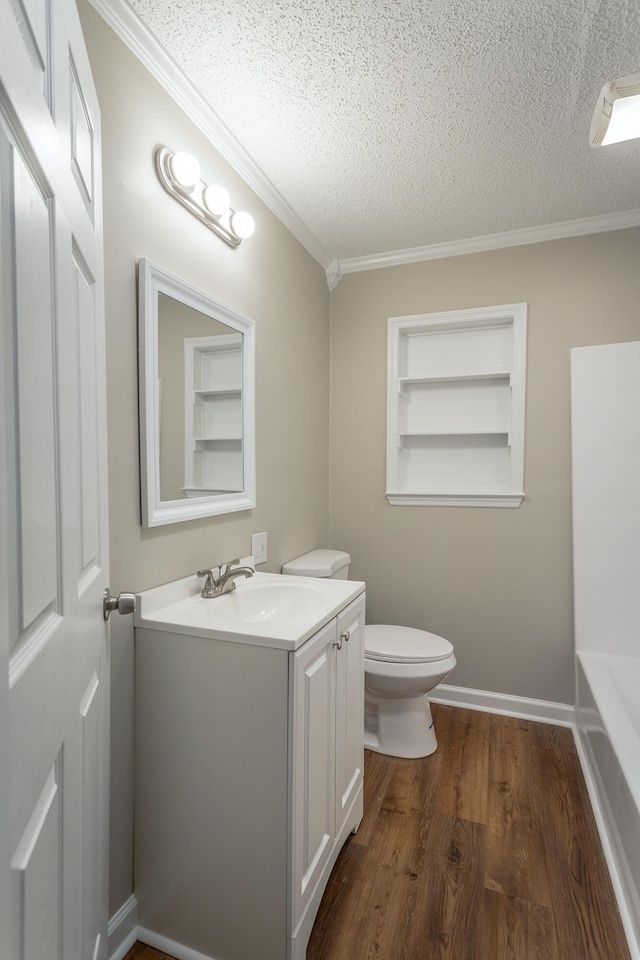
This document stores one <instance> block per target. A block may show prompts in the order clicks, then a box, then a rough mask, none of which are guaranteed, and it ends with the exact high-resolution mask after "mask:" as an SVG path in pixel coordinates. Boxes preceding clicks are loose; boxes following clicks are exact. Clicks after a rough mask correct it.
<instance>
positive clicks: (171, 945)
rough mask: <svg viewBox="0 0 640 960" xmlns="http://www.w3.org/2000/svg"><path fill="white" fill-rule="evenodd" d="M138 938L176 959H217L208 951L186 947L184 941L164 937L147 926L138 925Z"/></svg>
mask: <svg viewBox="0 0 640 960" xmlns="http://www.w3.org/2000/svg"><path fill="white" fill-rule="evenodd" d="M138 940H140V941H141V942H142V943H146V944H147V946H149V947H153V948H154V949H155V950H160V951H161V952H162V953H167V954H169V956H170V957H176V960H216V958H215V957H212V956H210V955H209V954H208V953H200V952H199V951H198V950H192V949H191V947H185V945H184V944H183V943H178V941H177V940H170V939H169V937H163V936H162V934H160V933H154V931H153V930H147V928H146V927H138Z"/></svg>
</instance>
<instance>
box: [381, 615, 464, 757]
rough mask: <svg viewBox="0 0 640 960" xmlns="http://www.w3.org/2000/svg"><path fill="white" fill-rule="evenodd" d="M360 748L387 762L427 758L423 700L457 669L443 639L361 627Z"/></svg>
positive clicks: (431, 738) (428, 728)
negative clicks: (363, 658)
mask: <svg viewBox="0 0 640 960" xmlns="http://www.w3.org/2000/svg"><path fill="white" fill-rule="evenodd" d="M364 637H365V660H364V698H365V699H364V745H365V747H367V749H369V750H374V751H376V753H384V754H387V756H390V757H412V758H415V757H428V756H429V754H431V753H433V752H434V751H435V750H436V748H437V746H438V741H437V738H436V734H435V730H434V726H433V718H432V716H431V707H430V705H429V699H428V697H427V694H428V693H430V692H431V691H432V690H433V688H434V687H436V686H437V685H438V684H439V683H442V681H443V680H444V679H445V677H447V676H448V675H449V674H450V673H451V671H452V670H453V668H454V667H455V665H456V658H455V656H454V653H453V646H452V644H450V643H449V641H448V640H445V639H444V637H439V636H437V635H436V634H435V633H428V632H427V631H426V630H416V629H414V628H413V627H397V626H391V625H388V624H369V625H368V626H366V627H365V632H364Z"/></svg>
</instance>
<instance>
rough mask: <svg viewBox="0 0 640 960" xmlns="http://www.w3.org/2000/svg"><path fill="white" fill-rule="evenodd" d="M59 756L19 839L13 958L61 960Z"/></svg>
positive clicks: (15, 863) (16, 862)
mask: <svg viewBox="0 0 640 960" xmlns="http://www.w3.org/2000/svg"><path fill="white" fill-rule="evenodd" d="M59 760H60V757H58V758H56V762H55V763H54V765H53V766H52V767H51V769H50V770H49V772H48V774H47V777H46V780H45V783H44V786H43V788H42V790H41V791H40V794H39V795H38V797H37V799H36V802H35V804H34V807H33V810H32V813H31V816H30V817H29V820H28V822H27V824H26V826H25V829H24V832H23V834H22V836H21V838H20V841H19V843H18V846H17V848H16V852H15V855H14V858H13V862H12V864H11V867H12V871H13V875H14V893H13V902H12V925H13V956H15V957H21V958H22V957H25V958H26V957H28V958H29V960H59V958H60V945H61V942H62V929H61V910H60V906H61V902H60V876H61V872H62V862H61V861H62V835H61V833H62V831H61V804H60V784H59V780H60V776H59V770H60V763H59Z"/></svg>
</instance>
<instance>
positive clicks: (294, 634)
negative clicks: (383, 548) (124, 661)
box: [134, 557, 364, 650]
mask: <svg viewBox="0 0 640 960" xmlns="http://www.w3.org/2000/svg"><path fill="white" fill-rule="evenodd" d="M252 560H253V558H252V557H248V558H245V559H244V560H242V561H241V563H242V565H243V566H247V563H248V562H251V561H252ZM251 566H253V564H252V563H251ZM202 583H203V581H202V579H199V578H198V577H196V576H191V577H185V578H184V579H182V580H174V581H173V582H172V583H165V584H163V585H162V586H160V587H153V588H152V589H151V590H145V591H144V592H142V593H139V594H138V595H137V596H138V604H137V607H136V611H135V614H134V623H135V626H136V627H146V628H148V629H153V630H162V631H168V632H171V633H177V634H183V635H189V636H201V637H211V638H215V639H218V640H234V641H236V642H239V643H251V644H258V645H262V646H264V645H267V646H272V647H280V648H281V649H284V650H297V649H298V647H299V646H300V645H301V644H302V643H304V642H305V640H308V638H309V637H311V636H313V634H314V633H315V632H316V631H317V630H319V629H320V627H322V626H323V625H324V624H325V623H328V622H329V620H331V619H332V618H333V617H334V616H335V615H336V613H337V612H338V611H340V610H342V609H343V608H344V606H345V604H347V603H349V602H350V601H351V600H355V598H356V597H357V596H359V595H360V594H361V593H362V592H363V591H364V583H358V582H357V581H353V580H316V579H313V578H310V577H288V576H282V575H281V574H277V573H255V574H254V575H253V577H247V578H243V577H239V578H238V579H237V580H236V589H235V590H234V591H233V592H232V593H229V594H225V595H223V596H222V597H214V598H212V599H210V600H206V599H204V598H203V597H202Z"/></svg>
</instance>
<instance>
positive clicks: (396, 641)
mask: <svg viewBox="0 0 640 960" xmlns="http://www.w3.org/2000/svg"><path fill="white" fill-rule="evenodd" d="M364 647H365V656H366V657H369V659H370V660H386V661H388V662H391V663H425V662H426V661H428V660H445V659H446V658H447V657H450V656H451V654H452V653H453V644H452V643H449V641H448V640H445V638H444V637H439V636H438V635H437V634H436V633H428V632H427V631H426V630H417V629H415V628H414V627H394V626H390V625H389V624H384V623H374V624H368V625H367V626H366V627H365V630H364Z"/></svg>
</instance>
